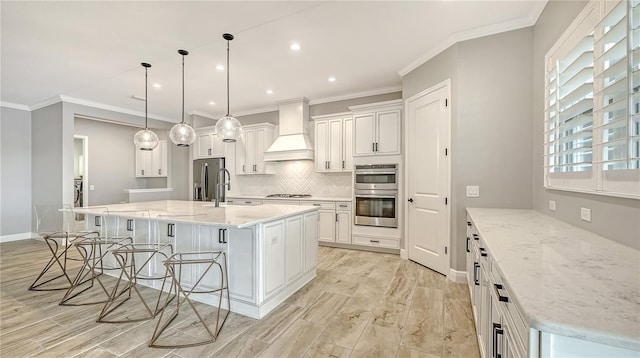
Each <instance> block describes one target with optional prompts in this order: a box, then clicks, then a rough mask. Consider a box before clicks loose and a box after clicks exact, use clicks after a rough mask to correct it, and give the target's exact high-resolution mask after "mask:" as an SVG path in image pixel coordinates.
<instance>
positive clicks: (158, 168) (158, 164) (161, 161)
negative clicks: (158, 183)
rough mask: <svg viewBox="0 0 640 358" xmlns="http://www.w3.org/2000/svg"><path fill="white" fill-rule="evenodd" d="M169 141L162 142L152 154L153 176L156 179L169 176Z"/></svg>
mask: <svg viewBox="0 0 640 358" xmlns="http://www.w3.org/2000/svg"><path fill="white" fill-rule="evenodd" d="M167 161H168V160H167V141H160V143H159V144H158V146H157V147H156V148H155V149H154V150H153V151H152V154H151V173H150V174H151V175H152V176H154V177H166V176H167Z"/></svg>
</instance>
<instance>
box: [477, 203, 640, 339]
mask: <svg viewBox="0 0 640 358" xmlns="http://www.w3.org/2000/svg"><path fill="white" fill-rule="evenodd" d="M467 212H468V213H469V215H470V216H471V219H472V220H473V222H474V224H475V226H476V229H477V230H478V232H479V234H480V236H481V237H482V239H483V240H484V242H485V245H486V246H487V250H488V251H489V254H490V255H491V257H493V259H494V261H495V262H496V263H497V264H498V266H499V271H500V272H501V274H502V275H503V278H504V279H505V281H506V283H507V284H508V286H509V287H510V288H511V291H512V292H513V296H515V297H514V298H515V300H516V302H517V303H518V304H519V306H520V307H521V308H522V310H523V313H524V314H525V316H526V317H525V319H528V321H529V325H530V327H532V328H535V329H537V330H540V331H545V332H549V333H552V334H558V335H563V336H568V337H574V338H578V339H584V340H588V341H594V342H599V343H603V344H607V345H613V346H618V347H623V348H628V349H633V350H640V251H638V250H635V249H633V248H630V247H627V246H624V245H621V244H618V243H615V242H613V241H611V240H608V239H605V238H603V237H601V236H598V235H596V234H593V233H591V232H588V231H586V230H583V229H580V228H578V227H575V226H572V225H569V224H567V223H564V222H562V221H559V220H556V219H554V218H551V217H549V216H546V215H543V214H541V213H539V212H536V211H533V210H517V209H478V208H468V209H467Z"/></svg>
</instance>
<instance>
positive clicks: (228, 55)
mask: <svg viewBox="0 0 640 358" xmlns="http://www.w3.org/2000/svg"><path fill="white" fill-rule="evenodd" d="M229 116H230V114H229V40H227V117H229Z"/></svg>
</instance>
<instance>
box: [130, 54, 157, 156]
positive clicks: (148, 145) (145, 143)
mask: <svg viewBox="0 0 640 358" xmlns="http://www.w3.org/2000/svg"><path fill="white" fill-rule="evenodd" d="M141 65H142V67H144V129H141V130H139V131H138V133H136V135H135V136H134V137H133V143H134V144H135V145H136V147H137V148H138V149H140V150H154V149H155V148H156V147H157V146H158V144H159V143H160V140H159V139H158V135H157V134H155V133H154V132H153V131H152V130H150V129H149V128H148V127H147V125H148V119H147V70H148V69H149V67H151V65H150V64H148V63H144V62H143V63H141Z"/></svg>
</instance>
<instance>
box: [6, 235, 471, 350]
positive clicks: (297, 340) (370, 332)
mask: <svg viewBox="0 0 640 358" xmlns="http://www.w3.org/2000/svg"><path fill="white" fill-rule="evenodd" d="M48 255H50V254H49V251H48V249H47V248H46V245H45V243H44V242H42V241H37V240H23V241H15V242H8V243H3V244H0V356H1V357H29V356H38V357H174V358H175V357H182V358H191V357H225V358H226V357H278V358H279V357H465V358H466V357H478V356H479V352H478V346H477V342H476V338H475V334H476V333H475V328H474V324H473V316H472V312H471V305H470V302H469V293H468V290H467V287H466V285H464V284H456V283H452V282H451V281H448V280H446V279H445V278H444V277H443V276H442V275H439V274H437V273H434V272H433V271H431V270H429V269H426V268H424V267H422V266H420V265H418V264H415V263H413V262H411V261H406V260H402V259H400V258H399V257H398V256H397V255H389V254H379V253H372V252H365V251H354V250H345V249H335V248H327V247H320V250H319V264H318V276H317V277H316V278H315V279H314V280H313V281H312V282H310V283H309V284H308V285H307V286H305V287H304V288H302V289H301V290H300V291H298V292H297V293H296V294H295V295H294V296H292V297H291V298H290V299H289V300H287V301H286V302H285V303H283V304H281V305H280V306H279V307H278V308H277V309H276V310H274V311H273V312H272V313H271V314H270V315H268V316H267V317H265V318H264V319H262V320H254V319H251V318H247V317H245V316H241V315H238V314H234V313H231V314H230V315H229V318H228V319H227V321H226V323H225V325H224V327H223V328H222V331H221V333H220V336H219V337H218V341H216V342H215V343H212V344H208V345H204V346H198V347H192V348H182V349H160V348H149V347H148V346H147V344H148V342H149V338H150V336H151V333H152V332H153V329H154V328H155V323H156V322H155V320H150V321H145V322H138V323H119V324H109V323H96V322H95V320H96V318H97V315H98V312H99V310H100V309H101V306H95V305H91V306H75V307H69V306H59V305H58V302H59V300H60V298H61V297H62V295H63V291H51V292H33V291H28V290H27V287H28V286H29V285H30V284H31V282H32V281H33V279H34V278H35V277H36V275H37V274H38V273H39V272H40V269H41V268H42V266H43V265H44V264H45V263H46V261H47V260H48V258H49V256H48ZM143 292H145V293H144V294H145V295H147V294H153V293H154V292H157V291H153V290H151V289H145V290H143ZM94 295H95V297H99V296H100V293H99V292H97V293H94ZM95 297H94V298H95ZM199 307H200V308H202V310H201V313H202V312H206V313H212V312H214V311H213V309H212V307H209V306H206V305H202V306H199ZM209 316H212V315H211V314H209ZM177 319H178V320H179V322H178V325H179V326H178V327H179V328H175V329H173V330H170V331H168V332H167V337H168V338H170V339H174V340H178V341H179V340H181V339H186V338H192V337H198V336H199V331H198V328H199V327H197V325H196V324H195V316H194V315H193V314H190V312H188V310H185V311H184V312H182V311H181V313H180V315H179V316H178V318H177Z"/></svg>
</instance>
